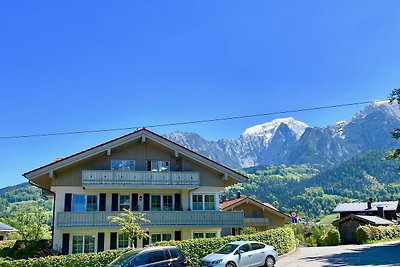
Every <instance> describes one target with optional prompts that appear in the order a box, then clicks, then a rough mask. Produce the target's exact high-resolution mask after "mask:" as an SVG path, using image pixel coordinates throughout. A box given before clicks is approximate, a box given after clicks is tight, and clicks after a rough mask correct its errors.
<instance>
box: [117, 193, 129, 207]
mask: <svg viewBox="0 0 400 267" xmlns="http://www.w3.org/2000/svg"><path fill="white" fill-rule="evenodd" d="M130 205H131V196H130V195H119V210H120V211H123V210H124V209H128V210H129V207H130Z"/></svg>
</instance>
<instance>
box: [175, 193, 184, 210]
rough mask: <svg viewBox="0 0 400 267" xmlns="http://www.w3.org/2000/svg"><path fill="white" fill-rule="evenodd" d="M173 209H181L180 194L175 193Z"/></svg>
mask: <svg viewBox="0 0 400 267" xmlns="http://www.w3.org/2000/svg"><path fill="white" fill-rule="evenodd" d="M174 209H175V210H182V203H181V194H175V208H174Z"/></svg>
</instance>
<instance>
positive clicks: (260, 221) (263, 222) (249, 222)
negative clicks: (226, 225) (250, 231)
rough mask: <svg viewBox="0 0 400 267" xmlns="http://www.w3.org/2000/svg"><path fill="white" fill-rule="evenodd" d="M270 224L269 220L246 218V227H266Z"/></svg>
mask: <svg viewBox="0 0 400 267" xmlns="http://www.w3.org/2000/svg"><path fill="white" fill-rule="evenodd" d="M268 224H269V218H244V225H245V226H264V225H268Z"/></svg>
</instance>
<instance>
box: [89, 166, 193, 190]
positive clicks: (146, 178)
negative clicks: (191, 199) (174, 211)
mask: <svg viewBox="0 0 400 267" xmlns="http://www.w3.org/2000/svg"><path fill="white" fill-rule="evenodd" d="M82 186H83V187H85V188H87V189H89V188H181V189H194V188H197V187H199V186H200V173H198V172H185V171H179V172H151V171H110V170H84V171H82Z"/></svg>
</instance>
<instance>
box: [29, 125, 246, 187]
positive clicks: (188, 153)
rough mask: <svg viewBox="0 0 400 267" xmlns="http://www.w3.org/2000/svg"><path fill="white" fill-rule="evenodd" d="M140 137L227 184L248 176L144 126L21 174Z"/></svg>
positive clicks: (44, 169) (31, 174)
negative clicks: (208, 170) (217, 174)
mask: <svg viewBox="0 0 400 267" xmlns="http://www.w3.org/2000/svg"><path fill="white" fill-rule="evenodd" d="M140 138H142V140H146V139H150V140H151V141H153V142H156V143H158V144H159V145H162V146H164V147H167V148H169V149H171V150H175V151H176V152H177V153H179V154H181V155H184V156H185V157H187V158H190V159H192V160H194V161H196V162H198V163H201V164H203V165H205V166H207V167H209V168H211V169H214V170H216V171H218V172H220V173H222V174H223V175H224V176H225V180H226V183H227V185H230V184H234V183H237V182H244V181H245V180H247V179H248V177H246V176H245V175H243V174H241V173H239V172H237V171H235V170H233V169H231V168H229V167H226V166H224V165H222V164H220V163H218V162H216V161H213V160H211V159H209V158H207V157H205V156H203V155H201V154H199V153H197V152H194V151H192V150H190V149H188V148H186V147H184V146H182V145H179V144H177V143H175V142H173V141H171V140H169V139H167V138H165V137H163V136H161V135H158V134H156V133H154V132H152V131H149V130H147V129H144V128H143V129H140V130H137V131H135V132H132V133H130V134H127V135H124V136H121V137H118V138H116V139H113V140H111V141H108V142H105V143H102V144H100V145H97V146H94V147H92V148H89V149H86V150H83V151H81V152H78V153H76V154H73V155H71V156H68V157H66V158H63V159H61V160H58V161H56V162H52V163H50V164H47V165H44V166H42V167H39V168H37V169H34V170H32V171H29V172H26V173H24V174H23V176H25V177H26V178H27V179H29V180H31V179H34V178H36V177H39V176H41V175H45V174H48V173H51V172H54V171H55V170H58V169H60V168H63V167H66V166H69V165H72V164H74V163H76V162H79V161H81V160H84V159H87V158H90V157H93V156H95V155H97V154H100V153H104V152H105V151H108V150H112V149H114V148H116V147H119V146H121V145H124V144H126V143H128V142H131V141H134V140H137V139H140Z"/></svg>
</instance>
